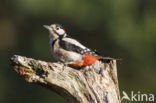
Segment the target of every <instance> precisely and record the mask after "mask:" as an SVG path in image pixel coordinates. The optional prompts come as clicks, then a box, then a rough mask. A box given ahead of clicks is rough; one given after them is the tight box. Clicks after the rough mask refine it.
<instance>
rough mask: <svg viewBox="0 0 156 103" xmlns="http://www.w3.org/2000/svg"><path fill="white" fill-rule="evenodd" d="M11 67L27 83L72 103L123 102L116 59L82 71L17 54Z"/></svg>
mask: <svg viewBox="0 0 156 103" xmlns="http://www.w3.org/2000/svg"><path fill="white" fill-rule="evenodd" d="M11 65H12V66H13V69H14V70H15V71H16V72H17V73H19V74H20V75H21V76H22V77H23V78H24V79H25V80H26V81H27V82H32V83H36V84H39V85H42V86H44V87H47V88H48V89H50V90H52V91H55V92H56V93H58V94H59V95H61V96H63V97H64V98H65V99H66V100H67V101H68V102H70V103H121V102H120V94H119V88H118V79H117V67H116V60H112V61H110V62H108V63H102V62H100V61H98V62H96V63H95V64H94V65H92V66H90V67H85V68H81V69H79V70H78V69H73V68H70V67H67V66H64V65H63V64H61V63H48V62H44V61H40V60H34V59H31V58H27V57H23V56H18V55H14V56H13V57H12V58H11Z"/></svg>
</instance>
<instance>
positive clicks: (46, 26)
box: [43, 25, 51, 30]
mask: <svg viewBox="0 0 156 103" xmlns="http://www.w3.org/2000/svg"><path fill="white" fill-rule="evenodd" d="M43 27H45V28H46V29H48V30H51V27H50V26H48V25H43Z"/></svg>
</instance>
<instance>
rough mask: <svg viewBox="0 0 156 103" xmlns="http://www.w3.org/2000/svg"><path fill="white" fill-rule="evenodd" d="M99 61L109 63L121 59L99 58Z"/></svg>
mask: <svg viewBox="0 0 156 103" xmlns="http://www.w3.org/2000/svg"><path fill="white" fill-rule="evenodd" d="M99 60H100V61H102V62H104V63H110V62H111V61H113V60H117V61H121V60H122V59H116V58H110V57H100V59H99Z"/></svg>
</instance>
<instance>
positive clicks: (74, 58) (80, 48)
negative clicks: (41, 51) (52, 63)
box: [44, 24, 101, 64]
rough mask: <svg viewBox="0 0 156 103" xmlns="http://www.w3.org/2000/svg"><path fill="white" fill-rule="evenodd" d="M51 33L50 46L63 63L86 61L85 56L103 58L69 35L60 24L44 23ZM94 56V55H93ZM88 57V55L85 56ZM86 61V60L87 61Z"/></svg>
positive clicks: (55, 56) (56, 57)
mask: <svg viewBox="0 0 156 103" xmlns="http://www.w3.org/2000/svg"><path fill="white" fill-rule="evenodd" d="M44 27H45V28H47V29H48V30H49V33H50V35H49V36H50V47H51V51H52V54H53V56H54V58H55V59H56V60H58V61H61V62H63V63H75V64H76V63H77V62H80V61H81V62H84V56H85V55H90V56H89V57H87V60H89V59H90V58H91V59H92V58H94V59H97V60H98V59H99V58H101V57H100V56H99V55H97V54H96V53H95V52H94V51H92V50H91V49H89V48H87V47H85V46H84V45H82V44H81V43H80V42H78V41H77V40H75V39H73V38H71V37H69V36H68V35H67V33H66V31H65V29H64V28H63V27H62V26H61V25H59V24H52V25H50V26H47V25H44ZM93 56H94V57H93ZM85 58H86V57H85ZM85 62H86V61H85Z"/></svg>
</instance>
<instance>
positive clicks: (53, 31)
mask: <svg viewBox="0 0 156 103" xmlns="http://www.w3.org/2000/svg"><path fill="white" fill-rule="evenodd" d="M43 26H44V27H45V28H46V29H48V30H49V32H50V35H51V36H52V38H53V40H55V39H57V38H59V37H60V36H61V37H65V36H66V35H67V34H66V31H65V29H64V28H63V27H62V26H61V25H60V24H52V25H50V26H49V25H43Z"/></svg>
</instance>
